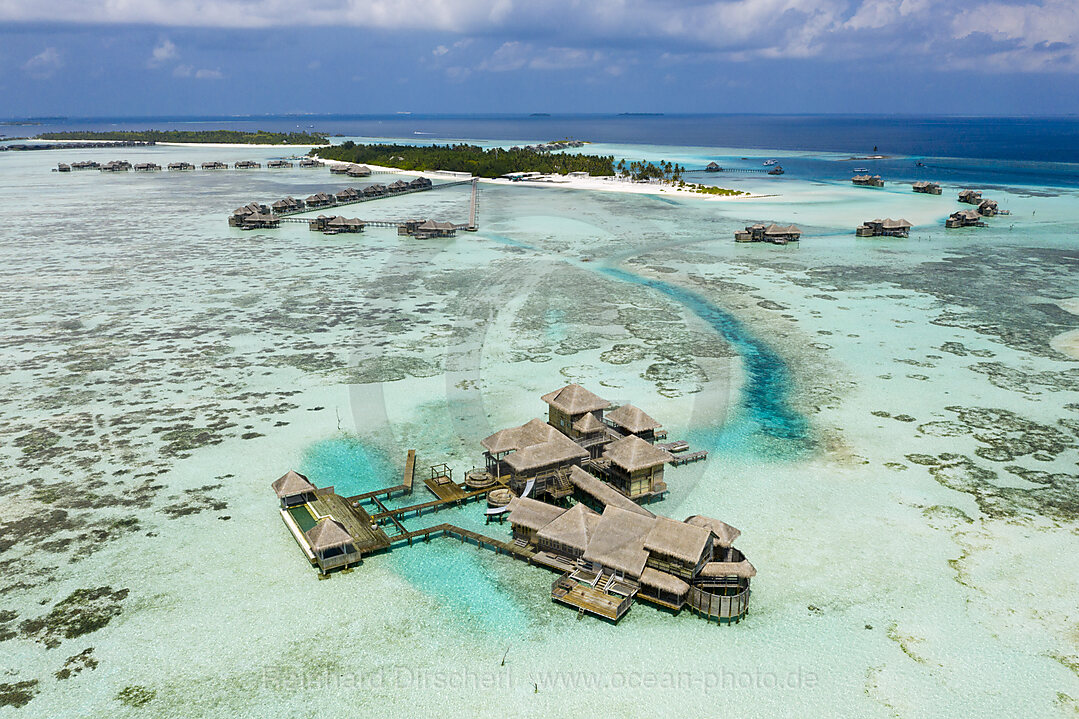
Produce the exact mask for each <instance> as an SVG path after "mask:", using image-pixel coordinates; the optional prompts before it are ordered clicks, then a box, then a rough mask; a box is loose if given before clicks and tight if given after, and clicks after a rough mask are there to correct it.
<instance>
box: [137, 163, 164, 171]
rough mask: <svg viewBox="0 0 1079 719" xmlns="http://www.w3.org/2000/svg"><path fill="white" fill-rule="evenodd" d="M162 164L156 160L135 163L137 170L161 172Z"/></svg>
mask: <svg viewBox="0 0 1079 719" xmlns="http://www.w3.org/2000/svg"><path fill="white" fill-rule="evenodd" d="M160 171H161V165H159V164H157V163H156V162H140V163H138V164H136V165H135V172H160Z"/></svg>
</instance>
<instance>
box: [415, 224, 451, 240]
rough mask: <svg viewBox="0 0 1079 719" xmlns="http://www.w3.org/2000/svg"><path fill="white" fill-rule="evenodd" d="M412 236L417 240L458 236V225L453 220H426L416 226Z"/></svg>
mask: <svg viewBox="0 0 1079 719" xmlns="http://www.w3.org/2000/svg"><path fill="white" fill-rule="evenodd" d="M412 236H413V237H415V238H416V239H417V240H431V239H435V238H442V237H456V236H457V225H455V224H453V223H452V222H436V221H435V220H426V221H424V222H421V223H420V224H419V225H417V226H416V229H415V230H414V231H413V232H412Z"/></svg>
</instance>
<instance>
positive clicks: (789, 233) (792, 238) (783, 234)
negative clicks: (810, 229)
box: [734, 222, 802, 245]
mask: <svg viewBox="0 0 1079 719" xmlns="http://www.w3.org/2000/svg"><path fill="white" fill-rule="evenodd" d="M801 238H802V231H801V230H800V229H799V228H798V227H796V226H795V225H777V224H775V223H774V222H773V223H772V224H770V225H764V224H762V223H757V224H755V225H746V229H745V230H744V231H741V232H735V233H734V241H735V242H771V243H772V244H773V245H785V244H787V243H789V242H797V241H798V240H800V239H801Z"/></svg>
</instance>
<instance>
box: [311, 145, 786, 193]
mask: <svg viewBox="0 0 1079 719" xmlns="http://www.w3.org/2000/svg"><path fill="white" fill-rule="evenodd" d="M316 157H317V156H316ZM318 159H320V160H322V162H325V163H326V164H327V165H351V164H353V163H351V162H342V161H341V160H329V159H326V158H324V157H319V158H318ZM361 164H363V165H365V166H366V167H369V168H371V170H372V171H374V172H386V173H401V174H406V175H430V176H434V177H444V178H448V179H455V180H459V179H461V178H462V177H465V176H466V173H462V172H449V171H444V170H424V171H422V172H420V171H417V170H401V169H399V168H396V167H383V166H382V165H372V164H370V163H361ZM480 182H483V183H486V184H491V185H513V186H514V187H558V188H561V189H564V190H595V191H599V192H622V193H628V194H637V195H664V196H669V197H690V198H693V199H696V200H754V199H759V198H762V197H777V196H778V195H759V194H754V193H750V192H747V193H745V194H742V195H709V194H705V193H702V192H693V191H692V190H687V189H680V188H677V187H674V186H673V185H665V184H659V183H653V182H633V181H631V180H628V179H618V178H615V177H568V176H566V175H542V176H540V177H537V178H534V179H529V180H516V181H514V180H507V179H506V178H503V177H494V178H491V177H481V178H480Z"/></svg>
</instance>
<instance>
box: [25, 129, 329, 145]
mask: <svg viewBox="0 0 1079 719" xmlns="http://www.w3.org/2000/svg"><path fill="white" fill-rule="evenodd" d="M38 138H39V139H42V140H126V141H129V142H205V143H214V144H226V143H227V144H233V145H325V144H326V142H327V140H326V136H325V135H320V134H317V133H310V132H265V131H263V130H256V131H254V132H245V131H242V130H115V131H106V132H100V131H80V130H72V131H68V132H43V133H41V134H40V135H38Z"/></svg>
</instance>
